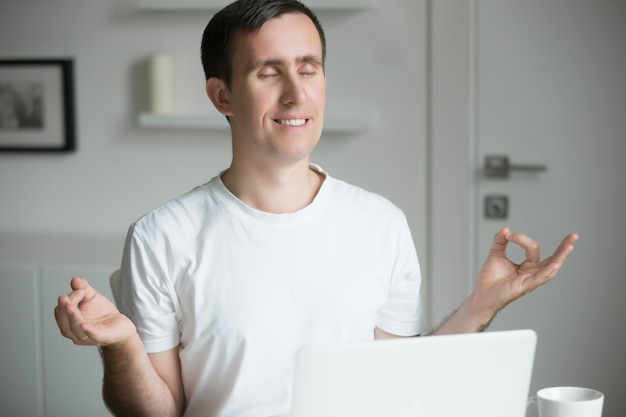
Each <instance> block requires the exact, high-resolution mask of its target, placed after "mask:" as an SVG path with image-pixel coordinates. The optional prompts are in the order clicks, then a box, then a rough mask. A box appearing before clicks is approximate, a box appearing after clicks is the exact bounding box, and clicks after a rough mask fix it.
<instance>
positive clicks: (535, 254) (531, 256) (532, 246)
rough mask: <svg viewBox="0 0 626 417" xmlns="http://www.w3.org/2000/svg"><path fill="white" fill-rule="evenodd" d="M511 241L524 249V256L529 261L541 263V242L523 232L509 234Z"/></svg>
mask: <svg viewBox="0 0 626 417" xmlns="http://www.w3.org/2000/svg"><path fill="white" fill-rule="evenodd" d="M508 240H509V242H511V243H515V244H516V245H518V246H520V247H521V248H522V249H524V257H525V258H526V260H527V261H529V262H534V263H539V261H540V260H541V256H540V247H539V243H537V241H535V240H534V239H531V238H530V237H528V236H526V235H525V234H523V233H511V234H509V236H508Z"/></svg>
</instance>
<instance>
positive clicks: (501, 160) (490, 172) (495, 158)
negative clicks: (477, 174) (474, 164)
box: [483, 155, 548, 178]
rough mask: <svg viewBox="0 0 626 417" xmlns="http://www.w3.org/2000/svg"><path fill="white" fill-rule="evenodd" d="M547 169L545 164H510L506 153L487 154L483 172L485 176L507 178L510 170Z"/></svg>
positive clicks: (529, 170) (533, 170) (531, 170)
mask: <svg viewBox="0 0 626 417" xmlns="http://www.w3.org/2000/svg"><path fill="white" fill-rule="evenodd" d="M547 169H548V167H547V166H545V165H533V164H512V163H511V161H510V160H509V157H508V156H506V155H487V156H486V157H485V166H484V169H483V173H484V175H485V177H487V178H508V177H509V176H510V174H511V171H523V172H543V171H546V170H547Z"/></svg>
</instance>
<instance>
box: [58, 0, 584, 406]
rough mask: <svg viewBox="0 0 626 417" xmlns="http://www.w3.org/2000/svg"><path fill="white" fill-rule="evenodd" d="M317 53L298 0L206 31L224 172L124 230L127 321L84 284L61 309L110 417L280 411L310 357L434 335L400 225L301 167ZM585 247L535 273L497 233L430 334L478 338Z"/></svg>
mask: <svg viewBox="0 0 626 417" xmlns="http://www.w3.org/2000/svg"><path fill="white" fill-rule="evenodd" d="M324 57H325V39H324V34H323V31H322V28H321V26H320V25H319V23H318V21H317V19H316V17H315V16H314V15H313V14H312V13H311V12H310V10H309V9H307V8H306V7H305V6H303V5H302V4H300V3H298V2H296V1H293V0H239V1H237V2H235V3H233V4H231V5H229V6H227V7H226V8H224V9H223V10H222V11H221V12H219V13H217V14H216V15H215V16H214V17H213V19H212V20H211V22H209V24H208V26H207V28H206V30H205V32H204V35H203V42H202V60H203V66H204V69H205V73H206V79H207V81H206V91H207V95H208V96H209V98H210V99H211V101H212V102H213V104H214V105H215V107H216V108H217V109H218V110H219V111H220V112H221V113H222V114H224V115H225V116H226V117H227V118H228V120H229V123H230V127H231V133H232V148H233V158H232V162H231V165H230V167H229V168H228V169H227V170H225V171H223V172H222V173H220V175H218V176H216V177H215V178H213V179H212V180H211V181H210V182H209V183H207V184H204V185H202V186H200V187H197V188H196V189H194V190H192V191H190V192H188V193H186V194H183V195H181V196H179V197H177V198H176V199H174V200H172V201H170V202H168V203H166V204H164V205H162V206H161V207H158V208H157V209H155V210H153V211H151V212H150V213H148V214H146V215H145V216H143V217H142V218H141V219H139V220H138V221H137V222H136V223H134V224H133V225H131V227H130V230H129V233H128V237H127V241H126V245H125V250H124V256H123V260H122V267H121V276H122V291H121V292H120V297H121V300H120V309H121V310H122V311H123V312H124V314H121V313H120V312H119V311H118V310H117V309H116V307H115V306H114V305H113V304H112V303H111V302H110V301H108V300H107V299H106V298H105V297H103V296H102V295H101V294H99V293H98V292H97V291H96V290H95V289H93V288H92V287H90V286H89V284H88V283H87V282H86V280H85V279H84V278H80V277H75V278H73V279H72V281H71V287H72V290H73V291H72V292H71V293H70V294H69V295H67V296H65V295H63V296H60V297H59V301H58V305H57V307H56V309H55V316H56V319H57V322H58V324H59V327H60V329H61V332H62V334H63V335H65V336H66V337H68V338H70V339H72V340H73V341H74V343H76V344H80V345H95V346H100V347H101V350H102V356H103V361H104V388H103V395H104V399H105V401H106V403H107V405H108V406H109V407H110V409H111V410H112V411H113V412H114V413H115V414H116V415H132V416H143V415H145V416H181V415H183V414H184V415H185V416H211V417H214V416H240V417H242V416H255V417H259V416H273V415H277V414H282V413H285V412H287V411H288V409H289V405H290V395H291V393H290V389H291V377H292V372H293V365H294V360H295V355H296V352H297V351H298V349H299V348H300V347H302V346H303V345H306V344H311V343H325V342H348V341H362V340H373V339H375V338H376V339H379V338H386V337H401V336H416V335H420V334H423V333H424V332H425V329H424V325H423V320H422V314H421V302H420V283H421V277H420V272H419V264H418V260H417V256H416V254H415V248H414V246H413V242H412V239H411V235H410V232H409V229H408V225H407V223H406V220H405V217H404V214H403V213H402V212H401V211H400V210H399V209H398V208H396V207H395V206H394V205H393V204H391V203H390V202H388V201H387V200H385V199H384V198H382V197H380V196H378V195H375V194H372V193H369V192H366V191H364V190H362V189H360V188H358V187H354V186H351V185H349V184H346V183H344V182H342V181H339V180H337V179H334V178H332V177H330V176H329V175H328V174H327V173H325V172H324V171H323V170H322V169H321V168H320V167H318V166H315V165H312V164H311V163H310V161H309V155H310V154H311V152H312V151H313V149H314V148H315V146H316V144H317V142H318V140H319V138H320V136H321V132H322V122H323V116H324V104H325V87H326V78H325V72H324ZM576 239H577V236H576V235H575V234H572V235H569V236H567V237H566V238H565V239H564V240H563V243H562V244H561V245H560V246H559V248H557V250H556V251H555V253H554V254H553V255H552V256H551V257H549V258H547V259H545V260H543V261H541V260H540V258H539V247H538V245H537V244H536V242H534V241H533V240H532V239H530V238H528V237H527V236H524V235H522V234H515V233H511V232H510V231H509V230H508V229H503V230H502V231H500V232H499V233H498V234H497V235H496V236H495V238H494V243H493V246H492V249H491V252H490V255H489V258H488V259H487V261H486V263H485V264H484V266H483V268H482V270H481V273H480V277H479V279H478V282H477V286H476V288H475V290H474V292H473V293H472V294H471V296H470V297H469V298H468V299H467V300H466V301H465V303H464V304H463V305H462V306H461V307H460V308H459V309H458V310H457V311H456V312H454V313H453V314H452V315H451V316H450V318H449V319H447V320H446V321H445V322H444V323H443V324H442V325H441V326H440V327H439V328H438V329H436V330H435V331H434V332H433V333H436V334H442V333H455V332H474V331H480V330H483V329H484V328H485V327H486V326H487V325H488V323H489V322H490V321H491V319H492V318H493V317H494V316H495V314H496V313H497V312H498V311H499V310H500V309H502V308H503V307H504V306H505V305H507V304H508V303H510V302H511V301H513V300H515V299H516V298H518V297H521V296H522V295H524V294H525V293H527V292H529V291H532V290H533V289H534V288H536V287H537V286H539V285H541V284H543V283H545V282H546V281H548V280H550V279H551V278H552V277H554V275H555V274H556V272H557V270H558V269H559V268H560V266H561V265H562V263H563V262H564V261H565V259H566V258H567V256H568V255H569V253H570V252H571V251H572V250H573V243H574V241H575V240H576ZM509 242H512V243H515V244H518V245H520V246H521V247H522V248H524V249H525V251H526V260H525V262H524V263H522V264H521V265H516V264H513V263H512V262H510V261H509V260H508V259H507V258H506V253H505V251H506V247H507V244H508V243H509ZM131 319H132V320H131Z"/></svg>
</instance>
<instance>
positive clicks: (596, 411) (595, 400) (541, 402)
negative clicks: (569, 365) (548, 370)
mask: <svg viewBox="0 0 626 417" xmlns="http://www.w3.org/2000/svg"><path fill="white" fill-rule="evenodd" d="M533 403H534V404H536V405H537V408H538V410H539V417H601V416H602V406H603V405H604V394H602V393H601V392H600V391H596V390H594V389H590V388H580V387H550V388H544V389H541V390H539V391H537V397H531V398H530V399H529V401H528V405H530V404H533Z"/></svg>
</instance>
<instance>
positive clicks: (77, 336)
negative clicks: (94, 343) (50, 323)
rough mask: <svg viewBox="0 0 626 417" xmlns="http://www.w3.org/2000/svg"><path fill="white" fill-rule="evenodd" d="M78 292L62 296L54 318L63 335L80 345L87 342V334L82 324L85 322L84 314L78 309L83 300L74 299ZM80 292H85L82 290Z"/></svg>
mask: <svg viewBox="0 0 626 417" xmlns="http://www.w3.org/2000/svg"><path fill="white" fill-rule="evenodd" d="M76 292H77V291H75V292H73V293H71V294H70V295H62V296H60V297H59V299H58V303H57V306H56V307H55V309H54V316H55V319H56V321H57V325H58V327H59V330H60V331H61V334H62V335H63V336H65V337H67V338H68V339H71V340H72V341H73V342H74V343H75V344H80V342H81V341H84V340H86V339H85V336H87V334H86V333H85V332H84V331H83V330H82V329H81V323H83V322H84V320H83V317H82V314H81V313H80V310H79V309H78V302H80V299H81V298H78V299H77V298H76V297H74V299H72V296H75V295H76V294H75V293H76ZM79 292H83V291H82V290H80V291H79Z"/></svg>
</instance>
